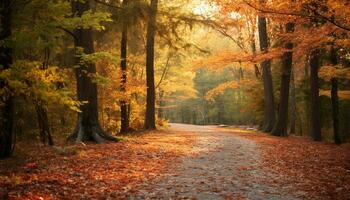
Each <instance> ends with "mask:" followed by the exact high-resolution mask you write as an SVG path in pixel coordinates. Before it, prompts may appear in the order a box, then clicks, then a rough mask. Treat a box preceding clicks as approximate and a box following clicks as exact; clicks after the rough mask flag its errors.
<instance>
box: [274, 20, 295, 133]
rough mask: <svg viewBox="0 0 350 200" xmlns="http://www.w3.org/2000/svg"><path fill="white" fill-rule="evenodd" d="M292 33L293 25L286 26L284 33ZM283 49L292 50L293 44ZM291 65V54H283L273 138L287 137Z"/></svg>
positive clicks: (289, 43) (287, 44)
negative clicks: (278, 102)
mask: <svg viewBox="0 0 350 200" xmlns="http://www.w3.org/2000/svg"><path fill="white" fill-rule="evenodd" d="M293 31H294V23H288V24H287V25H286V32H287V33H291V32H293ZM285 48H286V49H288V50H292V49H293V43H291V42H287V43H286V44H285ZM292 65H293V52H291V51H290V52H285V53H284V54H283V57H282V70H281V92H280V104H279V112H278V119H277V122H276V124H275V126H274V128H273V130H272V132H271V133H272V135H275V136H287V126H288V100H289V86H290V73H291V70H292Z"/></svg>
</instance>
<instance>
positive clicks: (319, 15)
mask: <svg viewBox="0 0 350 200" xmlns="http://www.w3.org/2000/svg"><path fill="white" fill-rule="evenodd" d="M243 2H244V3H245V4H247V5H248V6H249V7H251V8H253V9H255V10H257V11H259V12H262V13H269V14H278V15H287V16H296V17H303V18H315V17H320V18H321V19H323V20H326V21H327V22H329V23H331V24H333V25H335V26H336V27H338V28H340V29H343V30H345V31H350V27H347V26H345V25H342V24H340V23H338V22H337V21H335V19H330V18H328V17H326V16H323V15H321V14H320V13H318V12H317V11H316V10H314V9H311V11H313V12H314V13H315V14H314V15H306V14H303V13H288V12H280V11H275V10H264V9H262V8H258V7H256V6H254V5H253V4H251V3H249V2H247V1H243Z"/></svg>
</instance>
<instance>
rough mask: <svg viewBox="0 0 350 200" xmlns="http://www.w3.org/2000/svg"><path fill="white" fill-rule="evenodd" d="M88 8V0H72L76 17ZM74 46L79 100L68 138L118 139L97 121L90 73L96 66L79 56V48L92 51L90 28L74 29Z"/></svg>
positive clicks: (87, 52)
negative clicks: (78, 110) (80, 103)
mask: <svg viewBox="0 0 350 200" xmlns="http://www.w3.org/2000/svg"><path fill="white" fill-rule="evenodd" d="M89 10H90V1H72V11H73V13H75V14H76V15H77V16H78V17H81V16H82V14H83V13H84V12H86V11H89ZM74 36H75V37H74V46H75V50H76V56H75V57H76V61H75V62H76V65H77V66H78V67H77V68H76V69H75V76H76V79H77V96H78V100H79V101H81V102H86V103H84V104H83V105H81V106H80V111H81V112H80V113H79V114H78V122H77V125H76V128H75V130H74V132H73V133H72V134H71V135H70V136H69V138H68V140H70V141H75V142H76V143H80V142H82V141H94V142H97V143H103V142H105V141H106V140H112V141H118V139H117V138H114V137H112V136H111V135H109V134H107V133H105V132H104V131H103V130H102V128H101V126H100V124H99V121H98V104H97V84H96V83H95V82H93V81H92V79H91V75H94V74H95V73H96V66H95V64H93V63H87V62H85V61H83V60H82V58H81V52H80V51H81V50H80V49H82V50H83V52H82V53H84V54H92V53H94V52H95V51H94V43H93V37H92V30H91V29H83V28H77V29H75V30H74Z"/></svg>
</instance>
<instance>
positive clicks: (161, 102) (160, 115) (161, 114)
mask: <svg viewBox="0 0 350 200" xmlns="http://www.w3.org/2000/svg"><path fill="white" fill-rule="evenodd" d="M163 98H164V91H163V90H162V89H160V90H159V108H158V119H162V118H163V117H164V110H163V107H164V106H165V102H164V99H163Z"/></svg>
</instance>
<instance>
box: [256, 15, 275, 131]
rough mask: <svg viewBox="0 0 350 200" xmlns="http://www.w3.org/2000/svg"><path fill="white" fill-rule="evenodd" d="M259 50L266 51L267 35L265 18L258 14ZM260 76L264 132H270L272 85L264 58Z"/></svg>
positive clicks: (272, 121) (272, 111) (273, 110)
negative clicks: (262, 95)
mask: <svg viewBox="0 0 350 200" xmlns="http://www.w3.org/2000/svg"><path fill="white" fill-rule="evenodd" d="M258 29H259V41H260V50H261V51H262V52H263V53H267V52H268V36H267V27H266V18H265V17H261V16H259V18H258ZM261 68H262V71H263V72H262V76H263V83H264V100H265V109H264V127H263V130H264V131H265V132H270V131H271V130H272V128H273V125H274V124H275V120H276V118H275V102H274V96H273V85H272V75H271V60H265V61H263V62H262V63H261Z"/></svg>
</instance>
